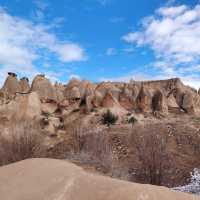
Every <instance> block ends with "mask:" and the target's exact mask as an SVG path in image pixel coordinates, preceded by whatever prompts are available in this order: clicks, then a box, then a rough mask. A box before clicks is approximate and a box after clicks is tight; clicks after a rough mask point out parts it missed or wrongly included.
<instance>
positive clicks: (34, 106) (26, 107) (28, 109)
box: [0, 92, 41, 123]
mask: <svg viewBox="0 0 200 200" xmlns="http://www.w3.org/2000/svg"><path fill="white" fill-rule="evenodd" d="M0 115H1V117H4V118H6V119H7V121H8V122H12V123H15V122H19V121H24V120H33V119H35V120H37V119H39V117H40V115H41V103H40V99H39V96H38V94H37V93H35V92H33V93H30V94H26V95H17V97H16V98H15V100H12V101H10V102H9V103H8V104H3V105H1V106H0Z"/></svg>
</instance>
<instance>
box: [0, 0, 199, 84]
mask: <svg viewBox="0 0 200 200" xmlns="http://www.w3.org/2000/svg"><path fill="white" fill-rule="evenodd" d="M199 40H200V2H199V1H198V0H148V1H147V0H139V1H138V0H0V84H2V83H3V81H4V79H5V77H6V74H7V72H8V71H12V72H16V73H17V74H18V76H19V78H20V77H23V76H27V77H29V78H30V79H32V78H33V77H34V76H35V75H36V74H45V75H46V77H48V78H49V79H51V80H52V81H54V82H55V81H58V82H62V83H67V81H69V80H70V79H71V78H79V79H87V80H90V81H93V82H100V81H129V80H130V79H133V80H155V79H167V78H173V77H180V78H181V79H182V81H183V82H184V83H185V84H187V85H190V86H192V87H195V88H199V87H200V41H199Z"/></svg>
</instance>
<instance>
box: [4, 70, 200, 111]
mask: <svg viewBox="0 0 200 200" xmlns="http://www.w3.org/2000/svg"><path fill="white" fill-rule="evenodd" d="M8 74H9V75H8V77H7V79H6V81H5V83H4V85H3V87H2V89H1V90H0V104H4V103H6V102H7V103H8V101H10V100H13V99H15V97H16V94H19V95H20V94H21V95H23V94H28V93H31V92H37V94H38V95H39V98H40V100H41V102H42V103H47V105H49V106H50V110H51V109H52V108H54V106H55V107H56V108H58V109H68V110H69V108H70V107H71V108H76V109H79V108H81V110H85V111H86V112H87V113H88V112H90V111H92V110H93V109H94V108H95V109H101V108H114V107H115V108H120V109H121V108H122V109H123V110H126V111H128V112H139V113H149V114H150V113H154V112H159V113H163V114H165V115H167V114H168V113H176V114H177V113H179V114H180V113H187V114H198V113H200V96H199V94H198V92H197V91H196V90H195V89H193V88H190V87H189V86H185V85H184V84H183V83H182V82H181V80H180V79H178V78H175V79H169V80H159V81H144V82H139V81H131V82H130V83H121V82H102V83H98V84H93V83H91V82H89V81H86V80H83V81H82V80H78V79H72V80H71V81H69V83H68V84H67V85H63V84H61V83H59V84H58V83H56V84H55V85H52V84H51V82H50V81H49V80H48V79H47V78H45V76H44V75H37V76H36V77H35V78H34V80H33V82H32V85H31V88H30V86H29V81H28V79H27V78H25V77H24V78H22V79H20V81H18V79H17V75H16V74H15V73H11V72H9V73H8ZM51 103H52V105H50V104H51ZM54 104H55V105H54ZM43 107H44V106H43ZM45 109H46V108H45ZM46 110H48V109H46ZM49 112H51V111H49Z"/></svg>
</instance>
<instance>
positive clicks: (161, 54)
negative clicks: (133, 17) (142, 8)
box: [122, 5, 200, 85]
mask: <svg viewBox="0 0 200 200" xmlns="http://www.w3.org/2000/svg"><path fill="white" fill-rule="evenodd" d="M141 24H142V25H141V27H140V29H141V31H136V32H130V33H128V34H126V35H125V36H123V37H122V39H123V40H124V41H126V42H127V43H131V44H134V45H136V46H137V47H142V46H149V47H150V48H151V49H152V50H153V51H154V53H155V57H156V59H157V61H161V62H162V63H165V64H164V65H163V66H162V67H160V70H161V73H164V74H165V75H168V76H169V75H171V74H173V73H176V75H178V76H182V78H183V79H184V77H186V78H187V77H188V76H189V78H187V80H191V78H194V76H193V73H195V72H196V71H197V68H195V67H194V68H193V70H194V71H191V70H190V74H183V73H181V71H182V72H183V71H184V70H185V69H189V68H190V67H191V66H194V65H198V63H199V62H200V43H199V38H200V5H196V6H195V7H194V8H189V7H188V6H186V5H180V6H170V7H161V8H159V9H158V10H156V12H155V14H154V15H153V16H150V17H147V18H145V19H143V20H142V23H141ZM155 67H156V66H155ZM198 71H199V70H198ZM196 79H197V78H196V77H195V80H196ZM199 79H200V78H199ZM195 83H196V81H195ZM198 85H199V84H198Z"/></svg>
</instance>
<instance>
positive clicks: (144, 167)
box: [129, 125, 171, 185]
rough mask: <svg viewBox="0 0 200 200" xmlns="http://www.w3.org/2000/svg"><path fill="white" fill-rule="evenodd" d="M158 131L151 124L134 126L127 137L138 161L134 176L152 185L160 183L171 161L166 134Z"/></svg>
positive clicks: (157, 128)
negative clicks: (143, 126) (136, 171)
mask: <svg viewBox="0 0 200 200" xmlns="http://www.w3.org/2000/svg"><path fill="white" fill-rule="evenodd" d="M146 130H148V133H147V131H146ZM160 131H162V130H161V129H159V127H152V126H151V125H146V126H145V129H143V128H142V129H140V128H139V127H136V129H134V130H133V132H132V133H131V134H130V138H129V142H130V144H131V145H132V146H134V147H135V148H136V149H135V150H136V152H137V156H138V159H139V162H140V168H139V171H138V173H137V174H136V176H137V178H138V179H140V180H142V182H144V183H148V184H152V185H162V182H163V179H164V176H165V173H166V170H167V169H168V168H170V163H171V162H170V161H171V157H170V156H169V154H168V152H167V142H168V136H167V135H166V134H162V133H160Z"/></svg>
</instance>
